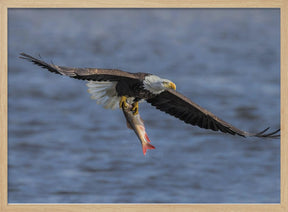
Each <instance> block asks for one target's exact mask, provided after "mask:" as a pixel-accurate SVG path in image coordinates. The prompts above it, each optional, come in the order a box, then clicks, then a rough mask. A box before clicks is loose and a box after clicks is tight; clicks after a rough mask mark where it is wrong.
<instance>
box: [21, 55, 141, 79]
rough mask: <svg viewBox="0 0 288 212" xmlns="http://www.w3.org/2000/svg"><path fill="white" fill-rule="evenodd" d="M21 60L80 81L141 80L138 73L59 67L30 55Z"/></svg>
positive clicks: (23, 56)
mask: <svg viewBox="0 0 288 212" xmlns="http://www.w3.org/2000/svg"><path fill="white" fill-rule="evenodd" d="M20 55H21V56H20V58H22V59H25V60H28V61H30V62H33V63H34V64H36V65H39V66H41V67H43V68H46V69H47V70H48V71H50V72H53V73H56V74H61V75H65V76H69V77H72V78H75V79H80V80H89V81H90V80H91V81H119V80H121V79H123V78H126V79H127V78H130V79H139V74H138V73H129V72H125V71H121V70H117V69H97V68H70V67H64V66H57V65H54V64H48V63H46V62H44V61H42V60H39V59H37V58H34V57H32V56H30V55H28V54H25V53H21V54H20Z"/></svg>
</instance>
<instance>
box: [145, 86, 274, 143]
mask: <svg viewBox="0 0 288 212" xmlns="http://www.w3.org/2000/svg"><path fill="white" fill-rule="evenodd" d="M147 102H149V103H151V105H153V106H155V107H156V108H157V109H159V110H161V111H163V112H166V113H168V114H170V115H172V116H174V117H176V118H178V119H180V120H182V121H184V122H185V123H187V124H191V125H197V126H199V127H201V128H204V129H211V130H214V131H221V132H223V133H229V134H232V135H239V136H243V137H247V136H255V137H270V138H278V137H279V136H280V135H279V134H277V133H278V132H279V131H280V129H278V130H276V131H274V132H271V133H267V134H264V133H265V132H266V131H267V130H268V129H269V128H268V129H266V130H263V131H262V132H259V133H249V132H245V131H243V130H240V129H238V128H236V127H234V126H232V125H231V124H229V123H227V122H225V121H223V120H222V119H220V118H218V117H217V116H215V115H214V114H213V113H211V112H209V111H208V110H206V109H204V108H202V107H200V106H199V105H197V104H196V103H194V102H192V101H191V100H190V99H188V98H187V97H185V96H183V95H182V94H180V93H179V92H177V91H175V90H172V89H169V90H166V91H164V92H162V93H160V94H158V95H156V96H155V97H153V98H150V99H148V100H147Z"/></svg>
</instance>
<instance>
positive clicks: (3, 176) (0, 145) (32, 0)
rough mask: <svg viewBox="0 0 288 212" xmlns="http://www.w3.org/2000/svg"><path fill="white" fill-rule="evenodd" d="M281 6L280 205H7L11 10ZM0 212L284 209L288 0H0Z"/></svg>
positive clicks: (287, 148)
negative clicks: (9, 28) (9, 31)
mask: <svg viewBox="0 0 288 212" xmlns="http://www.w3.org/2000/svg"><path fill="white" fill-rule="evenodd" d="M91 7H92V8H280V13H281V200H280V201H281V202H280V204H8V178H7V171H8V164H7V158H8V155H7V150H8V149H7V148H8V144H7V135H8V121H7V108H8V103H7V94H8V93H7V72H8V70H7V65H8V60H7V58H8V57H7V52H8V42H7V33H8V30H7V21H8V16H7V15H8V9H9V8H91ZM0 14H1V19H0V27H1V34H0V49H1V52H0V132H1V133H0V138H1V140H0V141H1V142H0V204H1V206H0V211H21V212H22V211H29V212H30V211H31V212H33V211H75V212H76V211H77V212H78V211H128V212H129V211H131V212H132V211H133V212H134V211H150V212H152V211H183V212H185V211H212V212H213V211H221V212H222V211H243V212H244V211H245V212H246V211H261V212H265V211H267V212H270V211H288V195H287V191H288V185H287V180H288V174H287V169H288V157H287V153H288V136H287V120H288V117H287V108H288V98H287V96H286V95H285V94H287V93H288V90H287V88H288V86H287V82H288V79H287V77H288V1H287V0H162V1H161V0H106V1H105V0H103V1H101V0H81V1H80V0H54V1H51V0H0Z"/></svg>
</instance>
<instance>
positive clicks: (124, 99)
mask: <svg viewBox="0 0 288 212" xmlns="http://www.w3.org/2000/svg"><path fill="white" fill-rule="evenodd" d="M119 107H120V109H122V108H124V109H127V108H128V107H129V105H128V104H127V97H126V96H121V99H120V102H119Z"/></svg>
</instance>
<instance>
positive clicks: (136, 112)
mask: <svg viewBox="0 0 288 212" xmlns="http://www.w3.org/2000/svg"><path fill="white" fill-rule="evenodd" d="M132 110H133V111H134V112H133V115H134V116H135V115H137V114H138V113H139V104H138V102H134V103H133V108H132Z"/></svg>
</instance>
